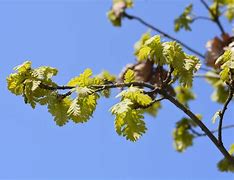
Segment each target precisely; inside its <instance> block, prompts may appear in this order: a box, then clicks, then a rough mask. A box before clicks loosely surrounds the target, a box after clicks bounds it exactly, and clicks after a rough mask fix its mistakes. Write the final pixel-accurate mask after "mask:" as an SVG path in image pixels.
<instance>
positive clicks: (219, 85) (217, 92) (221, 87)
mask: <svg viewBox="0 0 234 180" xmlns="http://www.w3.org/2000/svg"><path fill="white" fill-rule="evenodd" d="M206 80H207V81H208V82H209V83H210V84H211V85H212V86H213V88H214V92H213V93H212V96H211V98H212V100H213V101H216V102H218V103H222V104H223V103H225V101H226V99H227V97H228V88H227V86H226V85H225V83H224V82H223V80H221V79H219V78H217V74H216V73H214V72H211V71H210V72H207V73H206Z"/></svg>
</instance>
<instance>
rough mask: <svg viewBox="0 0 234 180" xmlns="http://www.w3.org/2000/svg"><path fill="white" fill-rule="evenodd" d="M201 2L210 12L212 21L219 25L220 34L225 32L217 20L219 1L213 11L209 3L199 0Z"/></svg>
mask: <svg viewBox="0 0 234 180" xmlns="http://www.w3.org/2000/svg"><path fill="white" fill-rule="evenodd" d="M201 3H202V4H203V5H204V6H205V8H206V9H207V10H208V11H209V12H210V14H211V16H212V18H213V19H212V20H213V22H215V23H216V24H217V26H218V27H219V29H220V31H221V33H222V34H225V31H224V28H223V26H222V24H221V22H220V20H219V14H218V10H219V3H218V2H217V5H216V12H215V13H214V12H213V11H212V10H211V9H210V7H209V5H208V4H207V3H206V2H205V0H201Z"/></svg>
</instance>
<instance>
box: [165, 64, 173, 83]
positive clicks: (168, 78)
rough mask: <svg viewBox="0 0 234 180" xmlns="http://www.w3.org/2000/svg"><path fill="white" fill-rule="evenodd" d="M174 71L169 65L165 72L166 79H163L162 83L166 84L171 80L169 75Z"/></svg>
mask: <svg viewBox="0 0 234 180" xmlns="http://www.w3.org/2000/svg"><path fill="white" fill-rule="evenodd" d="M173 71H174V68H173V67H170V69H169V71H168V73H167V77H166V79H165V80H164V81H163V85H167V84H168V83H169V82H170V81H171V76H172V73H173Z"/></svg>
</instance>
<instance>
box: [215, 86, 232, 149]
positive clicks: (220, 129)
mask: <svg viewBox="0 0 234 180" xmlns="http://www.w3.org/2000/svg"><path fill="white" fill-rule="evenodd" d="M232 97H233V89H232V87H230V88H229V94H228V98H227V100H226V102H225V103H224V106H223V110H222V111H221V112H220V113H219V116H220V120H219V128H218V140H219V143H220V144H221V145H222V144H223V140H222V126H223V118H224V114H225V112H226V110H227V107H228V104H229V103H230V102H231V100H232Z"/></svg>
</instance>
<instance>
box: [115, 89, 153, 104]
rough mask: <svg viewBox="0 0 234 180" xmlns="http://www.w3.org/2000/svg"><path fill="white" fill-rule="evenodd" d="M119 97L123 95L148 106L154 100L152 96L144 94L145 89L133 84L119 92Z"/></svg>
mask: <svg viewBox="0 0 234 180" xmlns="http://www.w3.org/2000/svg"><path fill="white" fill-rule="evenodd" d="M117 97H122V99H125V98H127V99H130V100H131V101H132V102H133V103H135V104H138V105H140V106H147V105H148V104H149V103H151V101H152V99H151V97H150V96H148V95H147V94H144V92H143V89H139V88H137V87H133V86H131V87H130V88H128V89H127V90H124V91H122V92H121V93H119V94H118V95H117Z"/></svg>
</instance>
